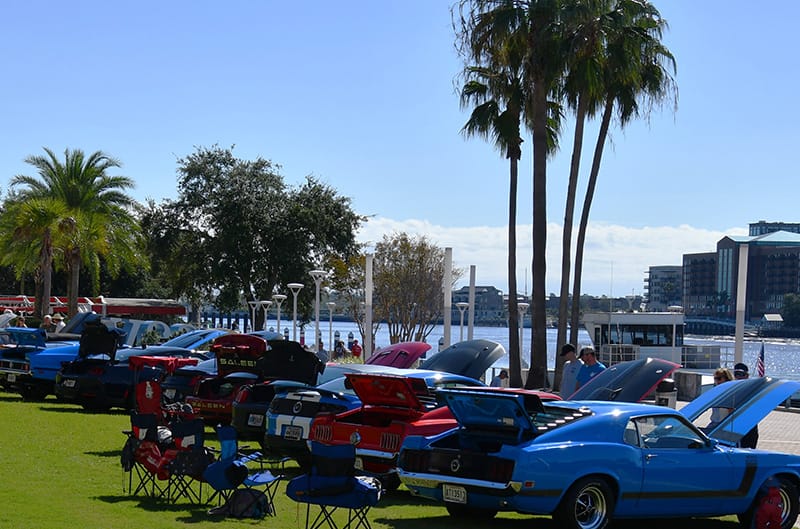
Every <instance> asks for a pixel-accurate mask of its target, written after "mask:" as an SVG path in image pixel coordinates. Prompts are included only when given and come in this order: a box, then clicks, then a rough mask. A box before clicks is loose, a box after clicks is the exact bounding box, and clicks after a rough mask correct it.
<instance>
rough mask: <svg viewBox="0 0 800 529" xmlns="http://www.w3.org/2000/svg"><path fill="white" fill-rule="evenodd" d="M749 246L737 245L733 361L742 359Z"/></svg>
mask: <svg viewBox="0 0 800 529" xmlns="http://www.w3.org/2000/svg"><path fill="white" fill-rule="evenodd" d="M749 251H750V245H748V244H746V243H745V244H740V245H739V271H738V273H737V276H736V330H735V333H736V336H735V337H734V340H735V341H734V346H733V361H734V362H737V363H738V362H741V361H742V358H743V357H744V313H745V305H746V304H747V259H748V253H749Z"/></svg>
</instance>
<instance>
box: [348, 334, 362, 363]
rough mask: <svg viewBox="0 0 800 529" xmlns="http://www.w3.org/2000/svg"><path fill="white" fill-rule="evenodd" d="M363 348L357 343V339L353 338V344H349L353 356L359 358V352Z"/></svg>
mask: <svg viewBox="0 0 800 529" xmlns="http://www.w3.org/2000/svg"><path fill="white" fill-rule="evenodd" d="M362 351H363V349H362V348H361V346H360V345H359V344H358V340H355V339H354V340H353V344H352V345H351V346H350V352H351V353H352V354H353V358H355V359H356V360H359V359H360V358H361V352H362Z"/></svg>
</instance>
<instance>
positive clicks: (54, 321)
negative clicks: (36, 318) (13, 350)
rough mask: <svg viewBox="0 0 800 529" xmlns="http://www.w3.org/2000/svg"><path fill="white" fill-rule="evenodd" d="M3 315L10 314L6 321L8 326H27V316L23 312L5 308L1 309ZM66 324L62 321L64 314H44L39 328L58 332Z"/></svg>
mask: <svg viewBox="0 0 800 529" xmlns="http://www.w3.org/2000/svg"><path fill="white" fill-rule="evenodd" d="M3 314H4V315H9V314H10V315H12V317H11V318H10V320H9V321H8V323H7V325H8V326H10V327H28V318H27V317H26V316H25V314H22V313H20V314H15V313H14V311H13V310H11V309H5V310H4V311H3ZM65 326H66V323H65V322H64V316H62V315H61V314H58V313H56V314H52V315H51V314H46V315H45V316H44V318H42V322H41V324H40V325H39V328H41V329H44V330H46V331H47V332H59V331H60V330H61V329H63V328H64V327H65Z"/></svg>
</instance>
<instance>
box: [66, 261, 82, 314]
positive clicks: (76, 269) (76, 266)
mask: <svg viewBox="0 0 800 529" xmlns="http://www.w3.org/2000/svg"><path fill="white" fill-rule="evenodd" d="M80 275H81V251H80V249H78V248H74V249H72V250H70V254H69V300H68V302H67V313H68V314H69V317H70V318H72V317H74V316H75V315H76V314H77V313H78V289H79V288H80Z"/></svg>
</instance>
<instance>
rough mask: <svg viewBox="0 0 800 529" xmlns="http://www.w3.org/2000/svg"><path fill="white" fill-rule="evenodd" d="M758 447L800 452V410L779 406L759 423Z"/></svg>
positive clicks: (777, 450) (790, 452)
mask: <svg viewBox="0 0 800 529" xmlns="http://www.w3.org/2000/svg"><path fill="white" fill-rule="evenodd" d="M758 448H762V449H764V450H774V451H776V452H786V453H788V454H800V412H798V411H797V410H792V411H788V410H783V409H782V408H778V409H777V410H775V411H773V412H771V413H770V414H769V415H767V417H766V418H765V419H764V420H763V421H761V422H760V423H759V425H758Z"/></svg>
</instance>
